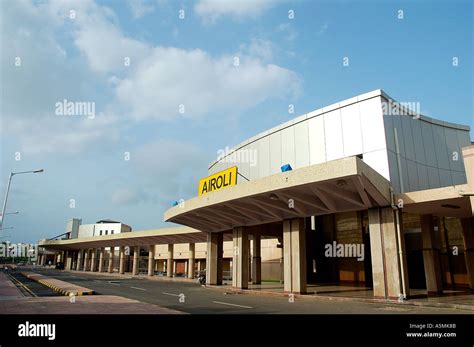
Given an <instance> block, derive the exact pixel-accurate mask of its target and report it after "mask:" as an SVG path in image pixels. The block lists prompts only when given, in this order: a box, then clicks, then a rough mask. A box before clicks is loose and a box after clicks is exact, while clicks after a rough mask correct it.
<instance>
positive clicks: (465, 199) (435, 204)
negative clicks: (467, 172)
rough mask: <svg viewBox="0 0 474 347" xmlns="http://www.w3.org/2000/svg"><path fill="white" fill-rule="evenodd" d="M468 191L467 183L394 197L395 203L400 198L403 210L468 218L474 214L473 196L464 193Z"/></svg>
mask: <svg viewBox="0 0 474 347" xmlns="http://www.w3.org/2000/svg"><path fill="white" fill-rule="evenodd" d="M468 191H469V188H468V185H467V184H462V185H457V186H451V187H443V188H436V189H427V190H420V191H416V192H407V193H403V194H398V195H396V197H395V199H396V202H397V203H398V202H399V201H400V200H401V201H402V202H403V211H404V212H409V213H415V214H420V215H422V214H433V215H436V216H440V217H459V218H470V217H472V216H473V215H474V213H473V211H474V209H473V207H472V206H473V205H472V202H473V201H472V200H473V197H472V196H468V195H465V194H466V192H468ZM468 194H469V193H468ZM471 195H472V193H471Z"/></svg>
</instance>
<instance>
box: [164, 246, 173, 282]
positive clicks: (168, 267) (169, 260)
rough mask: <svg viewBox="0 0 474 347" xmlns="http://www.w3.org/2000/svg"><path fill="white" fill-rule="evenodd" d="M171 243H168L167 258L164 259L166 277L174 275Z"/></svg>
mask: <svg viewBox="0 0 474 347" xmlns="http://www.w3.org/2000/svg"><path fill="white" fill-rule="evenodd" d="M173 263H174V261H173V245H172V244H168V258H167V259H166V277H173V276H174V264H173Z"/></svg>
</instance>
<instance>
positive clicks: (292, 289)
mask: <svg viewBox="0 0 474 347" xmlns="http://www.w3.org/2000/svg"><path fill="white" fill-rule="evenodd" d="M283 263H284V274H283V275H284V285H283V288H284V291H285V292H287V293H298V294H304V293H306V235H305V228H304V218H295V219H289V220H285V221H283Z"/></svg>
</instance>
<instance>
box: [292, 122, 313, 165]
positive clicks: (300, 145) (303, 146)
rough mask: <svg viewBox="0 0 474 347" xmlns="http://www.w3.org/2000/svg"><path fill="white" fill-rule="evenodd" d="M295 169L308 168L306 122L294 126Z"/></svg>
mask: <svg viewBox="0 0 474 347" xmlns="http://www.w3.org/2000/svg"><path fill="white" fill-rule="evenodd" d="M294 128H295V155H296V158H295V167H296V168H300V167H304V166H309V165H310V161H309V138H308V122H307V121H305V122H301V123H298V124H295V126H294Z"/></svg>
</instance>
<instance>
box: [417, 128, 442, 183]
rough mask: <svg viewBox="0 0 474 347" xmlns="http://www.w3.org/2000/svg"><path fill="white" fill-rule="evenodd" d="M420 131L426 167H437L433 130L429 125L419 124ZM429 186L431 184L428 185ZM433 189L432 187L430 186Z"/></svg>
mask: <svg viewBox="0 0 474 347" xmlns="http://www.w3.org/2000/svg"><path fill="white" fill-rule="evenodd" d="M421 131H422V135H423V145H424V148H425V156H426V165H428V166H432V167H438V161H437V160H436V154H435V151H434V150H433V149H434V148H435V145H434V140H433V130H432V126H431V124H430V123H427V122H421ZM430 186H431V183H430ZM431 187H432V188H434V187H433V186H431Z"/></svg>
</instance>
